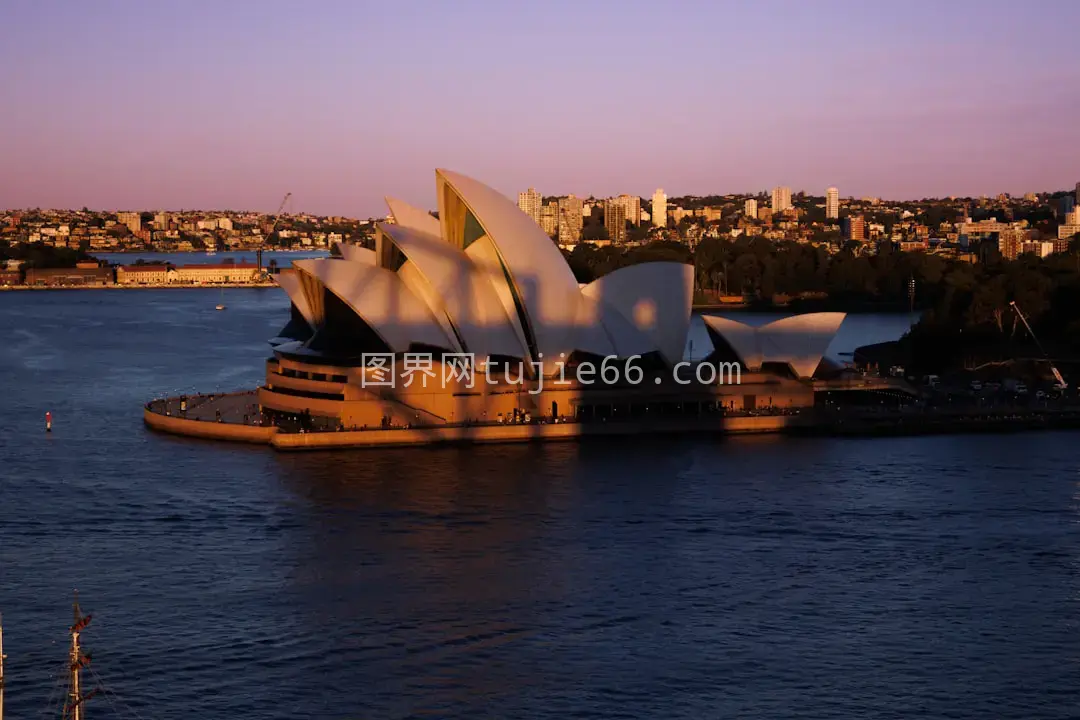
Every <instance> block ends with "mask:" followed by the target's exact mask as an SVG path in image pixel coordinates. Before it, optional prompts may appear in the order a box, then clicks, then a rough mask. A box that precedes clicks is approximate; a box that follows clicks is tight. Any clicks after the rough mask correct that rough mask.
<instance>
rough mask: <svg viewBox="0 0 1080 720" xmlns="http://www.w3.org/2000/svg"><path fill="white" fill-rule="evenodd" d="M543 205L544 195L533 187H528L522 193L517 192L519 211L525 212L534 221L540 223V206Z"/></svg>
mask: <svg viewBox="0 0 1080 720" xmlns="http://www.w3.org/2000/svg"><path fill="white" fill-rule="evenodd" d="M543 206H544V196H543V195H541V194H540V193H538V192H536V190H535V189H533V188H529V189H528V190H526V191H525V192H523V193H518V207H519V208H521V212H523V213H525V214H526V215H528V216H529V217H531V218H532V219H533V221H534V222H536V224H537V225H539V224H540V208H542V207H543Z"/></svg>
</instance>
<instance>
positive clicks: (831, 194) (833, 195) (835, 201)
mask: <svg viewBox="0 0 1080 720" xmlns="http://www.w3.org/2000/svg"><path fill="white" fill-rule="evenodd" d="M825 217H826V218H827V219H829V220H836V219H837V218H838V217H840V191H839V190H837V189H836V188H834V187H831V188H829V189H828V190H826V191H825Z"/></svg>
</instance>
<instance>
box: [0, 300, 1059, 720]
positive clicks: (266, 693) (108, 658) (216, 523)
mask: <svg viewBox="0 0 1080 720" xmlns="http://www.w3.org/2000/svg"><path fill="white" fill-rule="evenodd" d="M226 295H227V297H226V304H227V305H228V308H229V309H228V311H227V312H224V313H222V312H215V311H214V305H215V304H216V303H217V302H218V299H219V292H218V291H217V290H187V291H183V292H177V291H157V290H145V291H142V292H138V293H111V292H85V293H68V292H40V293H9V294H3V295H0V612H2V613H3V616H4V629H5V637H4V639H5V647H4V649H5V652H6V653H7V655H8V660H7V663H6V671H7V673H6V677H7V708H6V709H7V711H8V713H9V715H10V716H11V717H38V716H40V713H41V711H43V710H44V709H46V708H47V707H49V706H50V702H52V704H53V706H55V701H56V699H57V694H56V678H57V676H58V674H59V672H60V671H61V670H62V667H63V665H64V662H65V646H64V639H65V635H64V634H65V630H66V626H67V624H68V623H69V621H70V606H69V603H70V593H71V590H72V589H73V588H78V589H79V591H80V595H81V600H82V603H83V606H84V609H85V610H86V611H90V612H93V613H94V621H93V624H92V625H91V628H90V630H89V631H88V632H87V633H86V635H85V636H84V641H85V642H86V645H87V647H88V649H90V650H91V651H92V652H93V658H94V661H93V667H94V669H95V670H94V673H93V675H91V679H92V680H93V681H95V682H100V683H103V684H104V686H105V688H106V689H107V690H108V691H110V692H109V693H107V694H106V695H104V696H99V697H98V698H95V699H94V700H92V701H91V713H92V715H91V716H92V717H95V718H109V717H122V716H124V715H128V714H137V715H139V716H142V717H155V718H177V719H179V718H191V717H200V718H235V717H245V718H360V717H363V718H405V717H416V716H424V717H455V718H458V717H460V718H473V717H499V718H567V717H581V718H585V717H588V718H630V717H634V718H636V717H642V718H704V717H739V718H781V717H801V718H819V717H820V718H909V717H949V718H980V719H981V718H987V717H994V718H1018V719H1019V718H1066V717H1073V716H1075V715H1077V713H1080V672H1078V671H1080V620H1078V618H1080V533H1078V528H1077V521H1078V520H1080V486H1078V480H1080V474H1078V471H1080V455H1078V454H1077V452H1076V450H1075V443H1076V441H1077V439H1078V438H1077V435H1076V433H1032V434H1024V435H999V436H992V435H983V436H962V435H960V436H951V437H924V438H882V439H843V438H837V439H792V438H779V437H766V438H734V439H730V440H710V439H702V438H693V439H691V438H686V439H679V438H670V439H659V440H656V441H647V442H646V441H637V442H634V443H627V442H625V441H601V440H596V441H591V442H585V443H580V444H574V443H567V444H557V445H547V446H491V447H473V448H432V449H419V450H416V449H413V450H393V451H368V452H359V453H355V452H354V453H342V452H336V453H302V454H297V455H290V454H276V453H274V452H273V451H272V450H270V449H268V448H262V447H245V446H236V445H226V444H217V443H211V442H199V441H192V440H184V439H180V438H175V437H170V436H163V435H156V434H152V433H149V432H147V431H146V430H145V429H144V428H143V426H142V420H141V405H142V403H143V402H145V401H146V400H147V399H149V398H151V397H153V396H155V395H158V394H166V393H168V394H176V393H178V392H184V391H192V390H200V391H209V390H214V389H220V390H227V389H234V388H238V387H250V386H252V385H254V384H255V383H257V382H258V381H259V379H260V377H261V376H262V373H263V361H264V360H265V358H266V356H267V355H268V346H267V345H266V339H267V338H268V337H270V336H271V335H272V334H273V333H274V332H275V331H276V330H277V329H279V328H280V326H281V325H282V324H283V323H284V319H285V317H286V314H287V313H286V308H287V302H286V301H285V299H284V297H283V295H282V294H281V293H280V291H276V290H273V289H236V290H227V291H226ZM906 322H907V318H900V319H897V318H896V317H889V316H853V317H852V318H850V319H849V320H848V321H847V322H846V323H845V326H844V329H843V331H842V333H841V336H840V338H838V341H837V344H836V346H834V347H833V348H831V349H830V353H831V354H833V355H837V354H839V353H841V352H844V351H850V350H851V349H853V348H854V346H855V345H857V344H861V343H863V342H874V341H878V340H884V339H889V338H890V337H895V336H896V335H898V334H899V332H902V329H903V327H904V324H905V323H906ZM696 332H698V333H700V328H699V329H698V330H697V331H696ZM697 337H698V340H695V347H697V348H703V347H705V343H707V341H706V340H705V339H704V337H703V336H701V335H697ZM698 342H700V343H702V344H701V345H698V344H697V343H698ZM698 354H700V350H696V351H695V355H698ZM46 411H51V412H52V414H53V418H54V431H53V432H52V433H50V434H46V433H45V432H44V414H45V412H46ZM91 684H93V683H91ZM128 710H130V711H133V712H128Z"/></svg>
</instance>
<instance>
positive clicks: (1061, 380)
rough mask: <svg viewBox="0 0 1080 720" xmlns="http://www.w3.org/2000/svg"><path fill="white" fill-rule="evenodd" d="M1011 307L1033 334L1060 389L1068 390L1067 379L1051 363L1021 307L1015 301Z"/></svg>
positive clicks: (1032, 336) (1011, 303)
mask: <svg viewBox="0 0 1080 720" xmlns="http://www.w3.org/2000/svg"><path fill="white" fill-rule="evenodd" d="M1009 305H1010V306H1012V309H1013V310H1015V311H1016V315H1017V317H1019V318H1020V320H1022V321H1023V323H1024V327H1026V328H1027V331H1028V332H1029V333H1031V339H1032V340H1034V341H1035V344H1036V345H1037V346H1038V347H1039V350H1040V351H1041V352H1042V354H1043V357H1044V358H1046V362H1047V364H1049V365H1050V372H1052V373H1053V374H1054V379H1055V380H1057V382H1058V385H1059V386H1060V389H1062V390H1064V389H1065V388H1067V387H1068V386H1069V385H1068V383H1066V382H1065V378H1063V377H1062V376H1061V373H1060V372H1058V369H1057V368H1056V367H1054V363H1053V362H1051V361H1050V356H1049V355H1048V354H1047V352H1046V349H1045V348H1043V346H1042V343H1041V342H1039V338H1038V337H1036V335H1035V331H1034V330H1032V329H1031V324H1030V323H1029V322H1028V320H1027V318H1026V317H1024V313H1022V312H1020V306H1019V305H1017V304H1016V301H1015V300H1013V301H1012V302H1010V303H1009Z"/></svg>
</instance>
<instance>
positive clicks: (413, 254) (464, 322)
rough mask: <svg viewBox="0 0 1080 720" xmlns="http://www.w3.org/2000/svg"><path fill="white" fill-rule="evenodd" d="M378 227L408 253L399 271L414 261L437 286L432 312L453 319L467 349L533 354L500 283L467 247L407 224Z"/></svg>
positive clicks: (482, 354)
mask: <svg viewBox="0 0 1080 720" xmlns="http://www.w3.org/2000/svg"><path fill="white" fill-rule="evenodd" d="M425 214H426V213H425ZM428 217H431V216H430V215H429V216H428ZM432 220H434V218H432ZM379 228H380V229H381V230H382V232H383V233H384V234H385V235H386V236H387V237H389V238H390V240H391V241H392V242H393V243H394V244H395V245H397V247H398V249H399V250H401V252H402V253H403V254H404V255H405V257H406V258H408V262H407V263H406V265H405V266H403V267H402V268H401V270H400V271H399V274H401V273H403V272H405V271H406V269H407V268H408V267H409V266H412V267H414V268H415V269H416V270H417V271H418V272H419V273H420V274H421V275H422V277H423V279H424V280H425V281H426V282H427V283H428V284H429V285H430V287H431V290H432V292H431V298H432V301H431V302H432V303H434V304H433V306H432V308H431V309H432V312H433V313H434V314H435V315H437V316H438V315H440V314H441V315H443V316H444V317H446V318H447V319H448V321H449V324H450V325H451V326H452V331H451V332H453V333H455V334H456V335H457V336H459V337H460V338H461V340H462V342H463V343H464V345H465V347H466V348H467V350H468V352H471V353H473V354H475V355H476V356H477V359H478V360H479V359H480V358H481V357H489V356H492V355H503V356H507V357H515V358H525V357H527V356H528V352H527V350H526V348H525V346H524V345H523V344H522V343H521V341H520V340H519V339H518V336H517V334H516V333H515V332H514V329H513V326H512V325H511V323H510V318H509V317H507V315H506V311H505V309H504V308H503V305H502V303H501V302H500V301H499V297H498V295H497V294H496V293H495V288H494V287H492V285H491V283H490V282H489V279H488V277H487V276H486V275H485V274H483V273H482V272H481V271H480V270H479V268H478V267H477V266H476V265H475V264H474V263H473V262H472V260H470V259H469V257H468V256H467V255H466V254H465V253H464V252H462V251H461V250H460V249H459V248H456V247H454V246H452V245H450V244H449V243H446V242H443V240H442V238H440V237H438V236H437V235H431V234H428V233H425V232H420V231H417V230H414V229H411V228H409V227H406V226H404V225H389V224H383V225H380V226H379ZM436 229H438V223H436ZM417 294H419V293H417Z"/></svg>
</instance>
